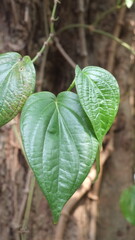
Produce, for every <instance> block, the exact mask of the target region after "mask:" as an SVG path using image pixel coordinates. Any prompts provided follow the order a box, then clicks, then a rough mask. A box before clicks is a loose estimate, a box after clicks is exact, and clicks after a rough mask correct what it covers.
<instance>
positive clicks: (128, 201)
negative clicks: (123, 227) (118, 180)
mask: <svg viewBox="0 0 135 240" xmlns="http://www.w3.org/2000/svg"><path fill="white" fill-rule="evenodd" d="M120 208H121V211H122V213H123V215H124V217H125V218H126V219H127V221H128V222H130V223H132V224H133V225H135V185H132V186H130V187H129V188H127V189H125V190H124V191H123V193H122V195H121V198H120Z"/></svg>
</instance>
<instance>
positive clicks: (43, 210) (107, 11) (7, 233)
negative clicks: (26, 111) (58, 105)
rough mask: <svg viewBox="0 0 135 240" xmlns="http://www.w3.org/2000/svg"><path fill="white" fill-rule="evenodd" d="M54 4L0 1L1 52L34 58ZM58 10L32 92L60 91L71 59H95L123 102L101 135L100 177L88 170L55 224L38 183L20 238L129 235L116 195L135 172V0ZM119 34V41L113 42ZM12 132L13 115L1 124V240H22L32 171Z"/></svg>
mask: <svg viewBox="0 0 135 240" xmlns="http://www.w3.org/2000/svg"><path fill="white" fill-rule="evenodd" d="M52 8H53V1H49V0H1V2H0V53H5V52H11V51H15V52H19V53H21V55H29V56H30V57H31V58H33V57H34V56H35V55H36V53H37V52H38V51H39V49H40V48H41V46H42V44H43V42H44V41H45V39H47V37H48V35H49V31H50V30H49V25H50V17H51V11H52ZM57 16H58V19H56V21H55V31H56V36H55V38H54V39H53V40H52V41H51V42H50V44H49V45H48V47H47V49H46V51H45V52H44V53H43V54H42V56H41V57H40V58H39V59H38V60H37V61H36V63H35V67H36V70H37V83H36V91H41V90H47V91H51V92H53V93H55V94H57V93H59V92H60V91H63V90H66V89H67V88H68V86H69V85H70V83H71V82H72V80H73V79H74V67H75V64H78V65H79V66H80V67H85V66H87V65H94V66H100V67H103V68H105V69H107V70H109V71H110V72H112V73H113V75H114V76H115V77H116V79H117V81H118V83H119V86H120V92H121V103H120V108H119V112H118V115H117V118H116V121H115V123H114V125H113V127H112V129H111V130H110V132H109V133H108V134H107V136H106V137H105V140H104V144H103V151H102V153H101V161H102V164H101V165H102V166H101V174H100V177H99V180H98V181H97V182H96V183H95V184H94V185H92V186H91V176H92V174H93V172H94V169H93V172H92V171H91V172H90V175H89V177H88V178H87V179H86V181H85V182H84V184H83V185H82V187H81V188H80V189H79V190H78V191H77V193H76V195H75V196H74V197H73V198H72V199H71V200H70V202H69V203H68V205H67V207H65V210H63V213H62V218H61V219H60V222H59V223H58V224H57V225H54V224H53V223H52V217H51V212H50V210H49V207H48V203H47V201H46V199H45V197H44V196H43V195H42V193H41V191H40V189H39V188H38V186H37V185H36V186H35V189H34V197H33V201H32V208H31V213H30V219H29V225H28V229H27V231H26V238H25V239H29V240H52V239H53V240H134V239H135V227H134V226H132V225H131V224H130V223H128V222H127V221H126V220H125V219H124V218H123V216H122V214H121V212H120V209H119V198H120V194H121V192H122V191H123V190H124V189H125V188H126V187H128V186H130V185H131V184H133V175H134V172H135V121H134V120H135V52H133V49H135V4H134V5H133V6H132V7H131V8H129V9H128V8H127V7H126V6H125V1H115V0H96V1H94V0H74V1H72V0H68V1H64V0H61V4H59V5H58V8H57ZM71 24H80V25H84V24H86V25H87V28H86V29H85V28H84V27H76V28H75V27H74V26H73V25H72V26H70V27H68V29H67V30H62V29H63V27H65V26H68V25H71ZM88 26H89V29H88ZM106 33H110V34H111V35H108V34H106ZM117 38H120V39H121V40H122V41H123V42H122V41H120V43H117V41H116V40H117ZM113 39H115V40H113ZM125 43H127V44H128V45H125ZM122 45H123V46H122ZM125 46H126V48H125ZM127 46H128V47H127ZM134 51H135V50H134ZM14 124H16V125H17V126H18V133H15V131H13V125H14ZM18 134H19V116H17V117H16V118H15V120H13V121H11V122H10V123H8V124H6V125H5V126H3V127H2V128H1V129H0V240H20V239H21V240H23V238H21V233H22V231H23V230H22V220H23V216H24V211H25V205H26V201H27V195H28V191H29V184H30V179H31V172H30V171H29V169H28V166H27V164H26V161H25V159H24V157H23V154H22V151H21V147H20V143H19V141H18V137H17V136H18ZM103 164H104V166H103Z"/></svg>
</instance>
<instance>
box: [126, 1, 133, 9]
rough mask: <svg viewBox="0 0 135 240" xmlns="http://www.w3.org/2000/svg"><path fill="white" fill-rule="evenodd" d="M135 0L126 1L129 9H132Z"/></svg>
mask: <svg viewBox="0 0 135 240" xmlns="http://www.w3.org/2000/svg"><path fill="white" fill-rule="evenodd" d="M134 2H135V0H125V3H126V6H127V7H128V8H131V7H132V5H133V4H134Z"/></svg>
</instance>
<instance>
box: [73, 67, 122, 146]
mask: <svg viewBox="0 0 135 240" xmlns="http://www.w3.org/2000/svg"><path fill="white" fill-rule="evenodd" d="M75 84H76V89H77V93H78V95H79V99H80V102H81V105H82V107H83V109H84V111H85V112H86V114H87V116H88V118H89V119H90V121H91V123H92V126H93V128H94V131H95V134H96V136H97V139H98V140H99V142H100V144H101V143H102V140H103V137H104V135H105V134H106V133H107V131H108V130H109V128H110V127H111V125H112V123H113V121H114V118H115V116H116V113H117V111H118V105H119V98H120V94H119V87H118V84H117V82H116V79H115V78H114V77H113V75H112V74H111V73H109V72H108V71H106V70H105V69H103V68H100V67H94V66H91V67H86V68H84V69H83V70H82V71H81V69H80V68H79V67H78V66H77V67H76V76H75Z"/></svg>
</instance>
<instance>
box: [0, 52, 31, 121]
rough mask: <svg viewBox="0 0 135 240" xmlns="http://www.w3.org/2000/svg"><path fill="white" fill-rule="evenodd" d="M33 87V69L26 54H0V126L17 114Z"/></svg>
mask: <svg viewBox="0 0 135 240" xmlns="http://www.w3.org/2000/svg"><path fill="white" fill-rule="evenodd" d="M34 87H35V69H34V65H33V63H32V62H31V60H30V58H29V57H28V56H25V57H23V58H22V57H21V55H20V54H18V53H14V52H10V53H5V54H0V126H3V125H4V124H6V123H7V122H9V121H10V120H11V119H13V118H14V117H15V116H16V115H17V114H18V112H19V111H20V110H21V108H22V106H23V105H24V103H25V101H26V99H27V97H28V96H29V95H30V94H31V93H32V92H33V91H34Z"/></svg>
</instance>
